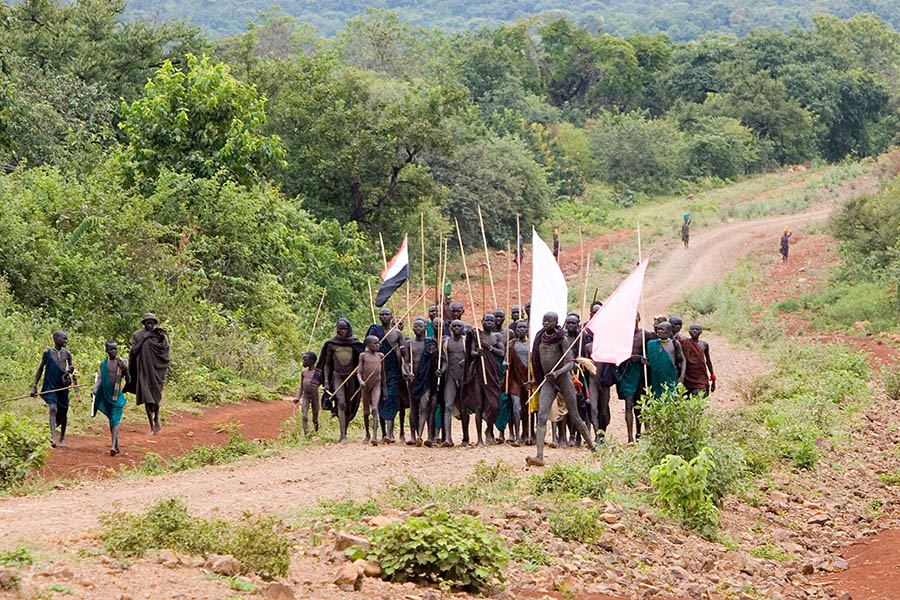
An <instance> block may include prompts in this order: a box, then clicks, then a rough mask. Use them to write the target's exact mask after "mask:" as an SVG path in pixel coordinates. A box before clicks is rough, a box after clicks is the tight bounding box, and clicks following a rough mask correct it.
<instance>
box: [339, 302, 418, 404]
mask: <svg viewBox="0 0 900 600" xmlns="http://www.w3.org/2000/svg"><path fill="white" fill-rule="evenodd" d="M424 295H425V294H422V296H424ZM422 296H419V297H418V298H416V301H415V302H414V303H413V306H415V305H416V304H418V303H419V300H421V299H422ZM410 310H411V309H410ZM405 318H406V314H404V315H403V316H402V317H400V318H399V319H397V320H396V322H395V323H394V325H393V326H392V327H391V328H390V329H388V330H387V333H385V334H384V337H383V338H381V339H384V338H386V337H387V336H389V335H390V334H391V333H392V332H393V331H394V330H396V329H397V327H398V326H399V324H400V323H401V322H402V321H403V319H405ZM399 346H400V344H397V345H396V346H394V348H397V347H399ZM391 350H393V348H392V349H391ZM387 354H390V352H388V353H387ZM387 354H385V356H387ZM382 360H384V359H383V358H382ZM357 371H359V365H356V368H354V369H353V370H352V371H350V374H349V375H347V377H346V378H345V379H344V380H343V381H342V382H341V385H339V386H337V388H335V390H334V391H333V392H331V395H332V396H334V395H335V394H337V393H338V392H339V391H340V390H341V388H343V387H344V385H345V384H346V383H347V382H348V381H349V380H350V379H351V378H352V377H353V376H354V375H356V372H357ZM366 381H368V378H366Z"/></svg>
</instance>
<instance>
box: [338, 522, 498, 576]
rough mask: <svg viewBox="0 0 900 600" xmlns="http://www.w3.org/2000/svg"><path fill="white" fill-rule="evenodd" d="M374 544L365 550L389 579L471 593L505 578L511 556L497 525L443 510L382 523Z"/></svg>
mask: <svg viewBox="0 0 900 600" xmlns="http://www.w3.org/2000/svg"><path fill="white" fill-rule="evenodd" d="M370 544H371V549H370V550H369V552H368V553H367V554H365V553H363V554H365V555H366V557H367V558H368V559H369V560H373V561H375V562H377V563H378V564H380V565H381V569H382V572H383V573H384V576H385V577H386V578H387V579H390V580H393V581H410V580H413V581H416V580H419V581H427V582H431V583H437V584H440V585H441V586H443V587H457V588H463V589H468V590H472V591H478V590H483V589H487V588H490V587H492V586H493V585H495V584H496V583H500V582H502V581H503V573H502V569H503V568H504V567H505V566H506V563H507V561H508V560H509V553H508V552H507V550H506V544H505V543H504V542H503V540H502V539H501V538H500V537H499V536H497V534H496V533H495V530H494V529H493V528H492V527H488V526H487V525H485V524H484V523H482V522H481V520H479V519H477V518H475V517H471V516H469V515H464V514H452V513H449V512H447V511H445V510H439V509H431V510H428V511H425V513H424V514H423V515H422V516H420V517H410V518H408V519H406V520H405V521H398V522H396V523H391V524H390V525H385V526H384V527H379V528H378V529H376V530H375V533H374V534H373V536H372V537H371V539H370ZM354 556H356V555H354Z"/></svg>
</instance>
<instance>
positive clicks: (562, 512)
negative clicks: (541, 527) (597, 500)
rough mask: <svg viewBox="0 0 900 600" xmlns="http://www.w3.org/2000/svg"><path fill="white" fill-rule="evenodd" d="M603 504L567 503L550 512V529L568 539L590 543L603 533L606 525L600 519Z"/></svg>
mask: <svg viewBox="0 0 900 600" xmlns="http://www.w3.org/2000/svg"><path fill="white" fill-rule="evenodd" d="M602 512H603V507H602V506H592V507H584V506H580V505H578V504H574V503H566V504H564V505H563V506H562V508H560V509H559V510H557V511H555V512H553V513H551V514H550V519H549V520H550V531H551V532H552V533H553V535H555V536H557V537H560V538H562V539H564V540H566V541H571V540H575V541H578V542H583V543H585V544H590V543H592V542H596V541H597V540H598V539H600V536H601V535H603V530H604V529H605V528H606V525H605V524H604V523H603V522H602V521H601V520H600V519H599V517H600V514H601V513H602Z"/></svg>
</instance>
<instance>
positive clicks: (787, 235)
mask: <svg viewBox="0 0 900 600" xmlns="http://www.w3.org/2000/svg"><path fill="white" fill-rule="evenodd" d="M791 235H792V234H791V231H790V230H789V229H788V228H787V227H786V226H785V228H784V233H782V234H781V262H787V259H788V250H790V248H791V242H790V239H791Z"/></svg>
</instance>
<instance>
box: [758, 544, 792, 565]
mask: <svg viewBox="0 0 900 600" xmlns="http://www.w3.org/2000/svg"><path fill="white" fill-rule="evenodd" d="M749 553H750V555H751V556H755V557H756V558H766V559H769V560H775V561H778V562H785V561H788V560H793V559H794V557H793V556H791V555H790V554H788V552H787V550H785V549H784V548H782V547H781V546H778V545H776V544H765V545H763V546H757V547H756V548H751V549H750V550H749Z"/></svg>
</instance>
